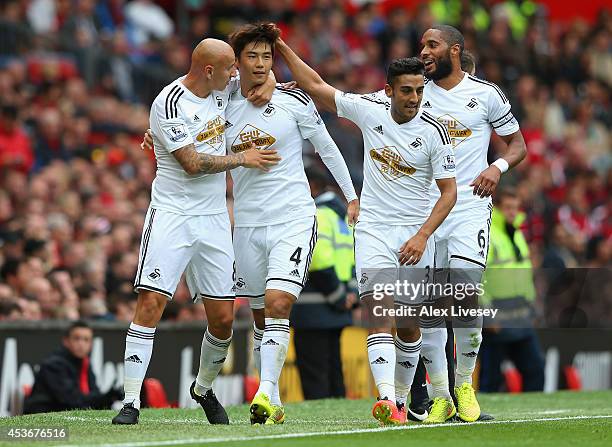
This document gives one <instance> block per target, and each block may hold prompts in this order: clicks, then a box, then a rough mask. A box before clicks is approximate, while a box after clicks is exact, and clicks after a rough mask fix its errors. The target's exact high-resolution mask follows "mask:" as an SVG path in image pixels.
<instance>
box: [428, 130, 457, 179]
mask: <svg viewBox="0 0 612 447" xmlns="http://www.w3.org/2000/svg"><path fill="white" fill-rule="evenodd" d="M435 137H436V138H434V142H435V143H434V144H433V145H432V148H431V149H430V152H429V159H430V161H431V167H432V171H433V178H434V179H436V180H440V179H444V178H453V177H455V154H454V152H453V146H452V145H451V144H444V143H443V142H442V140H440V138H439V136H438V134H437V133H436V134H435Z"/></svg>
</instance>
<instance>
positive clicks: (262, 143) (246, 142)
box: [232, 124, 276, 153]
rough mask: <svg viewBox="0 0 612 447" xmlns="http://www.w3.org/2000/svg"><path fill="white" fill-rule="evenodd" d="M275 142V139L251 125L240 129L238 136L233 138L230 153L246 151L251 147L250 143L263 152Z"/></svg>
mask: <svg viewBox="0 0 612 447" xmlns="http://www.w3.org/2000/svg"><path fill="white" fill-rule="evenodd" d="M275 142H276V138H274V137H273V136H272V135H270V134H268V133H266V132H264V131H263V130H261V129H258V128H257V127H255V126H252V125H251V124H247V125H246V126H244V127H243V128H242V130H241V131H240V133H239V134H238V136H236V138H234V141H233V142H232V152H235V153H237V152H242V151H246V150H247V149H248V148H249V147H251V143H253V144H254V145H255V147H256V148H257V149H258V150H260V151H261V150H264V149H267V148H269V147H270V146H272V145H273V144H274V143H275Z"/></svg>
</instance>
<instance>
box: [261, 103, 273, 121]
mask: <svg viewBox="0 0 612 447" xmlns="http://www.w3.org/2000/svg"><path fill="white" fill-rule="evenodd" d="M275 112H276V107H274V105H273V104H272V103H271V102H269V103H268V105H267V106H266V109H265V110H264V111H263V113H262V114H261V115H262V116H264V117H266V118H269V117H271V116H272V115H274V113H275Z"/></svg>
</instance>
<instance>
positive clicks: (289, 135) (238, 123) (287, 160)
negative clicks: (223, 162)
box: [225, 88, 327, 227]
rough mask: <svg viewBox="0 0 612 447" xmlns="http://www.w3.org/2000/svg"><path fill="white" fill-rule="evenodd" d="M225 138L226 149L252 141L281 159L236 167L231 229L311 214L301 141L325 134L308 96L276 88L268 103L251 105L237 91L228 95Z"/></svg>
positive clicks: (238, 149) (237, 148) (242, 147)
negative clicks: (256, 166)
mask: <svg viewBox="0 0 612 447" xmlns="http://www.w3.org/2000/svg"><path fill="white" fill-rule="evenodd" d="M226 119H227V122H226V128H225V136H226V141H227V148H228V153H238V152H241V151H244V150H246V149H248V148H249V147H250V144H251V143H253V144H254V145H255V146H256V147H257V148H258V149H260V150H263V149H275V150H277V151H278V155H279V156H280V157H281V161H280V162H279V164H278V165H276V166H273V167H272V168H271V169H270V171H268V172H263V171H261V170H259V169H248V168H243V167H238V168H235V169H233V170H232V179H233V180H234V222H235V226H236V227H257V226H265V225H273V224H278V223H284V222H289V221H291V220H295V219H300V218H304V217H309V216H314V215H315V212H316V207H315V204H314V200H313V199H312V196H311V195H310V187H309V186H308V180H307V178H306V174H305V173H304V163H303V161H302V144H303V140H305V139H308V138H310V137H312V136H313V135H315V134H316V133H318V132H327V129H326V128H325V125H324V123H323V120H322V119H321V117H320V116H319V114H318V113H317V110H316V108H315V106H314V103H313V102H312V99H310V97H309V96H308V95H307V94H306V93H304V92H303V91H301V90H299V89H292V90H287V89H283V88H277V89H276V90H275V91H274V93H273V95H272V99H271V101H270V102H269V103H268V104H267V105H266V106H264V107H255V106H253V104H251V103H250V102H249V101H247V100H246V98H244V97H243V96H242V93H241V92H240V90H238V91H236V92H234V93H233V94H232V95H231V97H230V102H229V106H228V107H227V110H226Z"/></svg>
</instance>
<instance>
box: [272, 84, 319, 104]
mask: <svg viewBox="0 0 612 447" xmlns="http://www.w3.org/2000/svg"><path fill="white" fill-rule="evenodd" d="M276 88H277V89H279V90H280V91H281V92H291V93H296V94H297V95H299V96H300V97H302V98H303V99H304V100H305V101H306V102H307V103H308V102H310V101H312V99H311V98H310V96H309V95H308V93H306V92H305V91H304V90H300V89H299V88H292V89H290V88H285V87H276Z"/></svg>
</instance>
